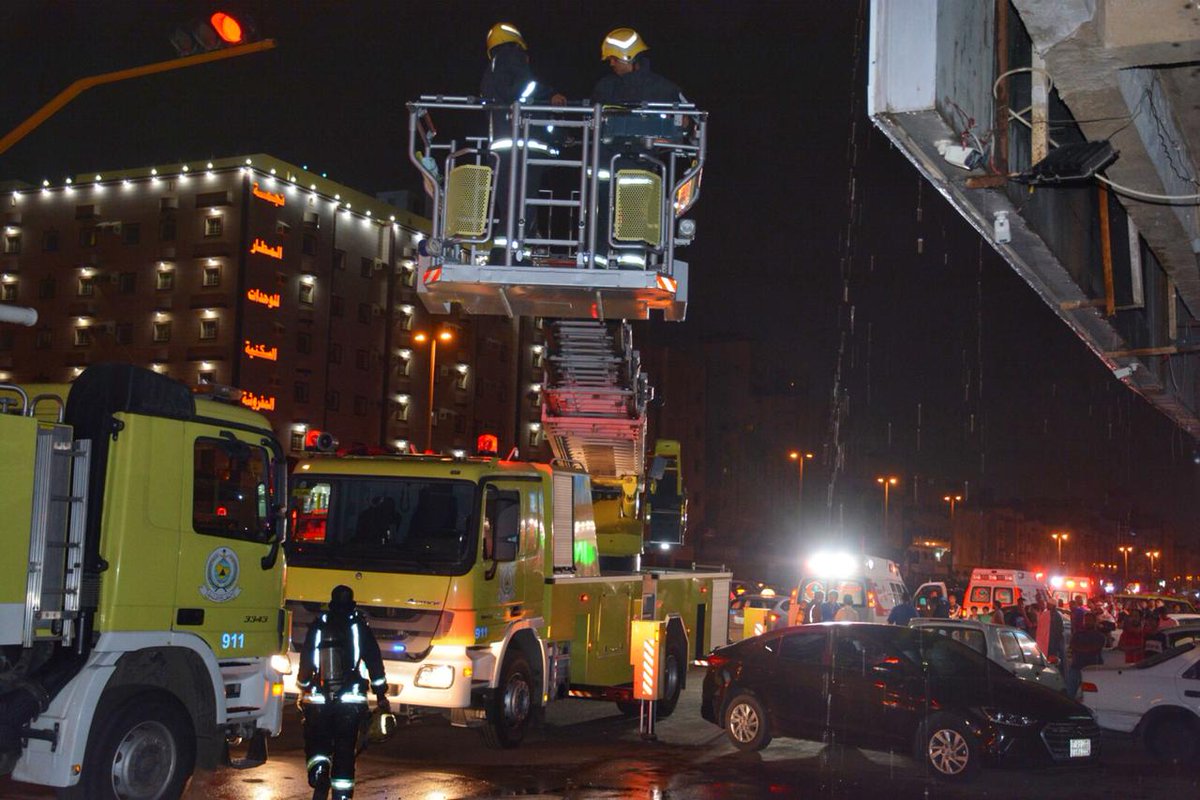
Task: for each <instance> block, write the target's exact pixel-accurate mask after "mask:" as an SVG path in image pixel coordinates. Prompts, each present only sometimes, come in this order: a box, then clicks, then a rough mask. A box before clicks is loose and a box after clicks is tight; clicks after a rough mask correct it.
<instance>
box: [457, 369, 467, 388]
mask: <svg viewBox="0 0 1200 800" xmlns="http://www.w3.org/2000/svg"><path fill="white" fill-rule="evenodd" d="M467 372H468V370H467V369H466V365H465V364H460V365H459V367H458V370H457V374H456V375H455V376H454V386H455V387H456V388H458V389H466V388H467Z"/></svg>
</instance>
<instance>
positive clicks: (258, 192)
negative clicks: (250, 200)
mask: <svg viewBox="0 0 1200 800" xmlns="http://www.w3.org/2000/svg"><path fill="white" fill-rule="evenodd" d="M250 191H251V192H252V193H253V194H254V196H255V197H257V198H259V199H260V200H266V201H267V202H268V203H270V204H271V205H273V206H275V207H276V208H282V207H283V204H284V203H285V202H286V201H285V200H284V197H283V193H282V192H278V193H277V192H267V191H264V190H262V189H260V188H258V181H255V182H254V186H253V187H252V188H251V189H250Z"/></svg>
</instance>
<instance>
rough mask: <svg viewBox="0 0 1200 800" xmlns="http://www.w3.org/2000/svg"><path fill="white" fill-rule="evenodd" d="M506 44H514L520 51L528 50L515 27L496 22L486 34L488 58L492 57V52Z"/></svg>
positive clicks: (506, 23)
mask: <svg viewBox="0 0 1200 800" xmlns="http://www.w3.org/2000/svg"><path fill="white" fill-rule="evenodd" d="M508 42H516V43H517V47H520V48H521V49H522V50H528V49H529V47H527V46H526V44H525V39H524V37H522V36H521V32H520V31H519V30H517V26H516V25H512V24H510V23H508V22H497V23H496V24H495V25H493V26H492V28H491V30H489V31H488V33H487V54H488V58H491V57H492V50H494V49H495V48H497V47H499V46H500V45H502V44H507V43H508Z"/></svg>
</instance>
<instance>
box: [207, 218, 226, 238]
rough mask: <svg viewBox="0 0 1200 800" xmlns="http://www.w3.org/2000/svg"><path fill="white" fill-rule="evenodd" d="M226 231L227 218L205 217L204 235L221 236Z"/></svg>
mask: <svg viewBox="0 0 1200 800" xmlns="http://www.w3.org/2000/svg"><path fill="white" fill-rule="evenodd" d="M224 231H225V220H224V219H222V218H221V217H205V218H204V237H205V238H206V239H212V238H214V237H217V236H220V235H221V234H222V233H223V232H224Z"/></svg>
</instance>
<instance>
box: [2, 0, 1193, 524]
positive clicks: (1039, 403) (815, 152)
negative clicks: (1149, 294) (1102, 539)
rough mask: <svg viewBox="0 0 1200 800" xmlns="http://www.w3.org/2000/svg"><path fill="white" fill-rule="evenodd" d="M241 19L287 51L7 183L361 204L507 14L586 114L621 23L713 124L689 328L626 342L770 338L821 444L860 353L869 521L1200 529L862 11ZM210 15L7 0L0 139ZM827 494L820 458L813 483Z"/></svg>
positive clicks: (454, 90)
mask: <svg viewBox="0 0 1200 800" xmlns="http://www.w3.org/2000/svg"><path fill="white" fill-rule="evenodd" d="M226 7H227V8H229V9H230V10H248V11H250V12H251V13H252V14H253V15H254V16H255V17H256V18H257V20H258V23H259V28H260V32H261V33H262V34H263V35H267V36H272V37H274V38H275V39H277V40H278V42H279V46H278V48H277V49H276V50H274V51H271V52H268V53H265V54H259V55H253V56H248V57H245V58H241V59H235V60H233V61H230V62H225V63H219V64H214V65H207V66H201V67H196V68H192V69H189V70H184V71H181V72H175V73H170V74H167V75H161V76H155V77H150V78H143V79H140V80H137V81H136V82H126V83H123V84H115V85H111V86H107V87H101V88H98V89H93V90H91V91H90V92H88V93H85V94H84V95H83V96H82V97H80V98H79V99H77V100H76V101H75V102H73V103H72V104H71V105H69V106H67V107H66V108H65V109H64V110H63V111H60V112H59V113H58V114H57V115H56V116H55V117H53V118H52V119H51V120H50V121H49V122H47V123H45V124H44V125H42V126H41V127H40V128H39V129H37V130H36V131H34V132H33V133H32V134H31V135H30V136H29V137H27V138H26V140H25V141H23V142H22V143H20V144H18V145H17V146H15V147H14V148H12V149H11V150H9V151H8V152H7V153H4V154H3V155H0V180H4V179H23V180H26V181H29V182H30V183H40V181H41V180H42V179H43V178H49V179H50V180H52V181H54V182H56V183H57V182H61V181H62V179H63V178H64V177H66V176H68V175H71V174H75V173H78V172H84V171H90V170H99V171H104V170H112V169H118V168H125V167H134V166H142V165H146V164H153V163H164V162H170V161H175V160H180V161H181V160H189V161H196V160H202V159H205V158H208V157H213V156H228V155H236V154H240V153H250V152H268V153H271V154H273V155H276V156H278V157H280V158H283V159H285V160H287V161H290V162H293V163H296V164H303V165H307V166H308V167H309V168H311V169H313V170H316V171H325V172H328V174H329V177H330V178H332V179H334V180H337V181H340V182H342V183H345V184H347V185H349V186H353V187H355V188H358V189H361V190H363V191H367V192H375V191H381V190H388V189H397V188H416V186H417V182H416V180H415V174H414V170H413V169H412V167H411V166H410V165H409V163H408V161H407V158H406V154H405V148H406V136H407V133H406V125H407V117H406V110H405V107H404V103H405V101H406V100H410V99H414V98H416V97H417V96H418V95H419V94H422V93H448V94H470V93H473V92H475V91H476V90H477V87H478V83H479V76H480V74H481V72H482V70H483V67H484V64H485V56H484V52H483V40H484V35H485V33H486V31H487V29H488V28H489V27H490V25H491V24H492V23H493V22H497V21H508V22H512V23H515V24H516V25H517V26H518V27H519V28H520V29H521V30H522V32H523V33H524V35H525V37H526V40H527V41H528V42H529V44H530V47H531V53H532V62H533V66H534V70H535V73H536V74H538V76H539V77H540V78H541V79H542V80H543V81H545V82H548V83H550V84H552V85H554V86H555V87H556V88H557V89H558V90H559V91H561V92H563V93H564V94H566V95H567V96H568V97H571V98H582V97H585V96H586V95H587V94H588V93H589V91H590V88H591V86H592V85H593V83H594V82H595V81H596V80H597V79H598V78H600V77H601V76H602V75H604V74H605V69H606V67H604V65H603V64H602V63H601V62H600V60H599V43H600V40H601V38H602V36H603V35H604V34H605V33H606V32H607V31H608V30H610V29H612V28H614V27H618V26H631V27H634V28H636V29H637V30H638V31H639V32H640V33H641V34H642V35H643V37H644V38H645V39H646V40H647V42H648V43H649V44H650V46H651V56H652V59H653V63H654V66H655V68H656V69H657V71H659V72H661V73H663V74H665V75H667V76H668V77H670V78H672V79H673V80H675V81H676V82H677V83H678V84H679V85H680V86H681V87H682V88H683V90H684V92H685V93H686V94H687V96H688V97H689V99H691V100H692V101H694V102H695V103H696V104H697V105H698V106H700V107H701V108H703V109H706V110H708V111H709V112H710V114H711V117H710V128H709V142H710V158H709V163H708V166H707V168H706V171H705V175H704V186H703V196H702V199H701V200H700V203H699V205H698V207H697V210H696V212H695V216H696V219H697V222H698V227H699V233H698V236H697V240H696V243H695V244H694V245H692V247H691V248H690V249H689V251H688V252H687V253H686V256H685V257H686V258H687V260H688V261H690V262H691V265H692V267H691V275H692V285H691V294H692V301H691V303H690V308H689V311H688V320H687V322H685V323H681V324H666V323H653V324H649V325H646V324H639V325H638V326H637V327H636V328H635V340H637V341H639V342H646V341H648V340H659V341H667V340H671V341H690V342H696V341H700V340H705V339H743V338H744V339H748V340H751V341H753V342H755V343H756V344H757V346H758V347H759V349H758V350H757V352H760V353H764V354H769V360H767V361H766V363H760V364H758V371H759V372H760V373H761V372H765V373H767V375H768V376H770V377H769V380H776V381H777V382H779V383H783V384H789V383H792V382H794V383H795V385H796V387H798V388H797V392H798V409H799V411H798V415H797V417H798V418H797V419H795V420H781V421H779V426H780V428H779V434H778V437H777V438H778V439H779V440H780V441H781V442H785V443H786V440H787V439H796V440H801V439H802V440H804V441H795V442H794V444H795V445H803V446H805V447H806V448H809V449H816V450H822V449H824V448H827V446H828V444H829V442H830V438H829V411H828V400H829V397H830V392H831V388H830V387H831V382H832V378H833V374H834V368H835V364H836V363H837V362H838V343H839V338H840V337H841V336H842V334H843V333H844V334H845V335H846V340H845V341H846V348H847V349H846V352H845V355H844V358H843V359H842V367H843V371H842V375H843V384H842V385H843V388H844V389H845V391H846V392H847V397H848V401H849V403H848V408H849V413H848V415H847V416H846V418H845V422H844V425H843V432H842V440H843V441H844V442H845V444H846V463H845V468H844V470H843V471H842V472H841V473H840V475H839V479H838V480H839V491H843V492H845V493H846V497H847V498H848V499H847V502H850V503H851V504H853V503H854V502H859V503H860V504H861V503H866V502H870V503H877V497H876V495H877V492H875V491H874V476H875V475H877V474H880V472H881V471H885V470H886V471H889V472H892V473H895V474H902V475H918V474H919V475H921V476H923V478H924V479H926V480H927V481H928V482H929V484H930V485H931V486H933V487H935V488H936V489H937V491H942V489H941V488H939V487H945V489H949V488H952V487H954V486H957V485H961V484H963V483H964V482H965V483H967V484H969V487H970V491H971V493H972V495H973V496H975V497H981V498H982V497H988V496H990V497H994V498H995V499H1004V498H1010V497H1012V498H1024V499H1033V498H1035V497H1038V496H1045V497H1050V498H1053V499H1068V498H1072V499H1079V500H1082V501H1084V502H1085V503H1086V504H1087V505H1088V506H1089V507H1092V508H1095V509H1102V510H1106V511H1108V512H1111V513H1113V514H1114V515H1124V513H1125V512H1127V511H1130V510H1132V511H1133V513H1134V515H1135V517H1136V516H1137V515H1146V514H1161V515H1163V516H1165V517H1167V518H1170V519H1173V520H1175V521H1176V522H1178V523H1180V524H1183V525H1185V526H1186V528H1187V530H1188V531H1190V532H1191V535H1193V536H1194V535H1195V531H1196V530H1197V529H1198V528H1200V509H1198V505H1200V504H1197V503H1196V502H1195V500H1194V498H1195V497H1196V495H1197V489H1198V483H1197V482H1198V480H1200V478H1198V472H1200V467H1197V466H1196V465H1195V464H1194V463H1193V444H1194V443H1193V442H1192V441H1191V439H1190V438H1189V437H1187V436H1186V435H1184V434H1182V433H1180V432H1179V431H1178V430H1177V429H1176V428H1175V427H1174V426H1173V425H1172V424H1171V423H1170V421H1169V420H1167V419H1166V418H1165V417H1164V416H1163V415H1162V414H1161V413H1159V412H1157V411H1156V410H1154V409H1153V408H1152V407H1151V406H1150V405H1149V404H1148V403H1146V402H1145V401H1144V400H1142V399H1141V398H1140V397H1138V396H1137V395H1135V394H1133V393H1132V392H1130V391H1129V390H1128V389H1126V388H1124V387H1123V386H1122V385H1120V384H1119V383H1118V382H1117V381H1116V380H1115V379H1113V378H1112V376H1111V374H1110V373H1109V372H1108V370H1107V369H1105V368H1104V367H1103V366H1102V365H1101V364H1100V363H1099V362H1098V361H1097V360H1096V359H1095V358H1094V356H1092V355H1091V353H1090V352H1089V351H1088V350H1087V349H1086V348H1085V347H1084V345H1083V344H1082V343H1081V342H1080V341H1078V340H1077V339H1076V338H1075V337H1074V336H1073V334H1071V333H1070V332H1069V331H1068V329H1067V328H1066V326H1065V325H1063V324H1062V323H1061V322H1059V321H1058V319H1057V318H1056V317H1054V315H1053V314H1052V313H1051V312H1050V310H1049V309H1048V308H1046V307H1045V305H1044V304H1043V303H1042V301H1041V300H1040V299H1039V298H1038V297H1037V296H1036V295H1035V294H1034V293H1033V291H1032V290H1031V289H1029V288H1028V287H1027V286H1025V285H1024V284H1023V283H1022V281H1021V280H1020V279H1019V278H1018V277H1017V276H1016V275H1015V273H1013V272H1012V270H1011V269H1010V268H1009V267H1008V266H1007V265H1006V264H1004V263H1003V262H1002V261H1001V260H1000V259H999V257H998V256H996V255H995V254H994V253H993V252H992V251H991V250H990V249H989V248H987V247H981V246H980V242H979V239H978V236H977V235H976V234H975V233H974V232H973V231H971V230H970V229H969V228H968V226H967V225H966V224H965V223H964V222H963V221H962V220H961V218H960V217H959V216H958V215H957V213H956V212H954V211H953V210H952V209H951V208H950V207H949V205H948V204H947V203H946V202H945V200H944V199H942V198H941V197H940V196H938V195H937V194H936V193H934V192H933V191H932V189H931V188H930V187H929V186H928V184H926V183H925V182H924V181H922V180H921V179H920V178H919V176H918V175H917V173H916V171H915V169H914V168H913V167H911V165H909V164H908V162H907V161H906V160H905V159H904V158H903V157H902V156H901V155H900V154H899V153H898V152H896V151H894V150H893V149H892V148H891V146H890V144H889V143H888V142H887V141H886V139H885V138H884V136H883V135H882V134H881V133H879V132H878V131H876V130H875V129H874V127H873V126H872V125H871V124H870V122H869V121H868V120H867V118H866V116H865V103H864V101H863V95H864V92H865V83H866V74H865V58H866V52H865V51H866V41H865V36H866V20H865V11H864V10H863V8H862V6H861V5H860V3H858V2H822V3H817V2H780V3H765V2H727V1H722V2H687V3H683V2H651V1H650V0H643V1H642V2H636V3H631V2H604V3H594V2H492V3H482V2H434V3H430V2H424V3H416V2H398V1H397V2H354V1H352V0H348V1H346V2H299V1H297V0H292V1H291V2H265V1H260V2H250V3H242V4H229V5H228V6H226ZM215 8H216V6H214V5H212V4H206V3H187V2H178V3H160V2H146V1H143V2H134V1H133V0H121V1H118V2H114V1H111V0H103V1H101V0H82V1H81V0H73V1H71V2H62V1H58V2H31V1H29V0H15V1H14V0H8V2H5V3H3V4H2V5H0V31H3V36H4V47H3V48H0V75H3V76H4V82H5V102H4V103H3V105H0V129H2V130H3V131H5V132H6V131H8V130H9V129H11V128H12V127H14V126H15V125H17V124H18V123H19V122H20V121H21V120H23V119H24V118H25V117H27V116H28V115H29V114H31V113H33V112H34V111H35V110H36V109H37V108H38V107H39V106H41V105H42V104H43V103H45V102H46V101H47V100H49V99H50V98H51V97H53V96H54V95H55V94H56V93H57V92H58V91H60V90H61V89H63V88H65V87H66V86H67V85H68V84H70V83H71V82H72V81H73V80H75V79H77V78H79V77H82V76H86V75H90V74H96V73H101V72H106V71H110V70H116V69H122V68H126V67H131V66H136V65H139V64H143V63H148V62H152V61H158V60H163V59H167V58H170V57H172V56H173V55H174V51H173V50H172V49H171V47H170V45H169V43H168V39H167V37H168V35H169V33H170V31H171V29H172V27H174V25H175V24H177V23H179V22H183V21H186V20H187V19H189V18H192V17H196V16H200V15H201V14H203V13H204V12H206V11H211V10H213V9H215ZM852 163H853V165H854V167H853V169H851V165H852ZM852 180H853V192H854V202H853V203H851V202H850V200H849V198H850V192H851V185H852V183H851V182H852ZM843 290H845V291H846V292H847V293H848V294H847V296H848V297H849V298H850V304H851V305H853V328H851V326H850V320H849V306H848V305H846V304H844V303H843V302H842V299H843ZM651 377H652V379H653V376H651ZM918 419H919V420H920V423H919V425H918ZM763 424H770V423H769V422H767V421H763ZM748 468H767V467H761V466H756V465H751V466H749V467H748ZM788 468H789V465H788V464H787V463H786V461H784V462H783V463H782V464H781V465H779V466H770V467H769V469H771V470H775V469H788ZM829 477H830V469H829V464H828V463H823V464H815V465H814V467H813V470H812V472H811V473H809V474H808V476H806V481H808V480H811V481H812V485H813V486H818V485H821V484H823V483H825V482H827V481H828V480H829ZM807 485H809V484H806V486H807ZM822 488H823V487H822ZM856 496H857V497H858V500H857V501H856V500H855V499H854V498H855V497H856Z"/></svg>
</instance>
